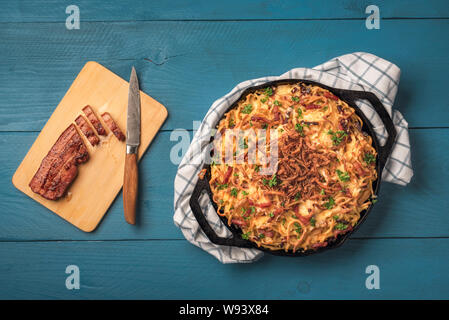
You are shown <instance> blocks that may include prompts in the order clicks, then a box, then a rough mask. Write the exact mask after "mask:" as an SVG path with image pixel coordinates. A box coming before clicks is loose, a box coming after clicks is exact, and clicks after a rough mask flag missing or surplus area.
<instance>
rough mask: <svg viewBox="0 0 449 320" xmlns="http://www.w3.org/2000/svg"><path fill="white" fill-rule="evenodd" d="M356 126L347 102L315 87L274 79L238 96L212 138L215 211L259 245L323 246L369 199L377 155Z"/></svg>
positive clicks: (350, 222)
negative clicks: (260, 87)
mask: <svg viewBox="0 0 449 320" xmlns="http://www.w3.org/2000/svg"><path fill="white" fill-rule="evenodd" d="M362 126H363V123H362V120H361V119H360V117H359V116H357V114H356V113H355V110H354V109H353V108H352V107H350V106H349V105H348V104H347V103H345V102H344V101H342V100H340V99H339V98H338V97H336V96H335V95H334V94H332V93H331V92H330V91H328V90H326V89H323V88H321V87H319V86H316V85H308V84H305V83H302V82H297V83H294V84H278V85H276V86H273V87H266V88H263V89H258V90H256V91H254V92H252V93H249V94H248V95H246V96H244V97H242V98H241V99H240V100H239V101H238V102H237V104H236V107H235V108H232V109H231V110H230V111H228V112H227V113H226V114H225V115H224V117H223V118H222V120H221V121H220V122H219V124H218V127H217V134H219V135H220V138H219V139H217V138H215V139H214V141H213V143H214V156H213V160H214V161H213V162H212V164H211V178H210V181H209V184H210V187H211V191H212V194H213V200H214V202H215V203H216V204H217V206H218V214H219V215H221V216H223V217H226V219H227V221H228V224H229V225H231V224H232V225H234V226H236V227H238V228H240V229H241V230H242V237H243V238H244V239H248V240H250V241H252V242H254V243H256V244H257V245H258V246H262V247H264V248H268V249H271V250H285V251H293V252H296V251H298V250H314V249H317V248H319V247H325V246H327V245H328V244H329V243H330V242H331V241H332V240H333V239H335V238H336V237H337V236H338V235H339V234H342V233H346V232H349V231H350V230H351V229H352V228H353V226H355V225H356V224H357V222H358V220H359V218H360V216H361V212H362V211H363V210H365V209H366V208H367V207H368V206H369V205H370V203H371V202H373V201H375V199H374V194H373V188H372V183H373V182H374V181H375V180H376V179H377V172H376V168H375V164H376V157H377V153H376V150H375V148H374V147H373V145H372V138H371V137H370V136H369V135H368V134H366V133H364V132H363V131H362ZM235 132H244V133H247V132H252V133H251V134H246V135H244V136H238V134H236V133H235ZM253 132H258V134H253ZM260 132H262V134H259V133H260ZM227 136H228V137H231V139H226V138H227ZM274 142H275V143H274ZM260 145H264V146H265V148H262V150H259V151H256V152H253V151H254V146H260ZM229 150H230V152H228V151H229ZM254 154H256V157H253V155H254ZM264 157H265V159H267V158H270V159H275V161H274V164H273V163H270V164H269V163H267V162H266V161H265V162H264V161H262V160H263V158H264ZM239 160H240V161H239ZM270 166H271V167H270ZM270 168H271V171H270Z"/></svg>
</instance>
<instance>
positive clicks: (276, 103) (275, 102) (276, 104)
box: [274, 100, 282, 106]
mask: <svg viewBox="0 0 449 320" xmlns="http://www.w3.org/2000/svg"><path fill="white" fill-rule="evenodd" d="M274 105H275V106H282V103H280V102H279V101H277V100H274Z"/></svg>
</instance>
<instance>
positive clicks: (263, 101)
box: [260, 98, 268, 103]
mask: <svg viewBox="0 0 449 320" xmlns="http://www.w3.org/2000/svg"><path fill="white" fill-rule="evenodd" d="M267 100H268V99H267V98H262V99H260V102H262V103H265V102H267Z"/></svg>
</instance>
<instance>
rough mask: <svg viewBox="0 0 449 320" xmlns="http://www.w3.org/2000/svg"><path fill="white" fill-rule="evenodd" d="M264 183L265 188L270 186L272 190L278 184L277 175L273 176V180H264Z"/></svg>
mask: <svg viewBox="0 0 449 320" xmlns="http://www.w3.org/2000/svg"><path fill="white" fill-rule="evenodd" d="M262 182H263V184H264V185H265V186H266V185H268V186H269V187H270V188H272V187H274V186H276V185H277V184H278V180H277V178H276V174H275V175H273V177H272V178H271V179H269V180H268V179H265V178H263V180H262Z"/></svg>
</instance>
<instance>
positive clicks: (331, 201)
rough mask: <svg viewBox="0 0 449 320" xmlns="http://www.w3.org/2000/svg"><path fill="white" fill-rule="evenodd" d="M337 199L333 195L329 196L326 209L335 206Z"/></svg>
mask: <svg viewBox="0 0 449 320" xmlns="http://www.w3.org/2000/svg"><path fill="white" fill-rule="evenodd" d="M334 204H335V200H334V198H332V197H329V200H328V201H327V202H326V203H325V204H324V206H325V207H326V209H332V208H333V207H334Z"/></svg>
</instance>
